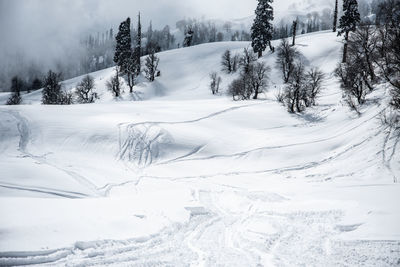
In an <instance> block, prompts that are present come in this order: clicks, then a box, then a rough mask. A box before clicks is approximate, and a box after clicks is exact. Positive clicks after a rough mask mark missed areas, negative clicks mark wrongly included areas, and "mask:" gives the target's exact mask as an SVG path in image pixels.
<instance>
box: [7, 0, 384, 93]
mask: <svg viewBox="0 0 400 267" xmlns="http://www.w3.org/2000/svg"><path fill="white" fill-rule="evenodd" d="M381 1H382V0H373V1H372V3H368V2H365V1H359V2H360V3H359V12H360V14H361V18H362V19H363V22H364V23H365V22H366V23H367V22H368V21H371V22H372V21H373V20H374V14H376V10H377V7H378V4H379V3H380V2H381ZM293 19H297V21H298V26H297V30H296V33H297V34H305V33H310V32H316V31H321V30H329V29H332V20H333V10H332V9H330V8H326V9H324V10H322V11H321V12H310V13H308V14H306V15H302V16H296V17H295V18H293V17H290V18H287V19H286V18H285V19H282V20H281V21H280V22H279V23H277V24H276V25H274V34H273V39H275V40H276V39H281V38H286V37H289V36H291V35H292V34H293V32H292V21H293ZM252 22H253V21H252V18H249V21H246V22H242V23H240V22H231V21H213V20H204V19H201V20H200V19H194V18H188V19H182V20H180V21H178V22H176V24H175V28H173V29H172V28H170V27H169V26H168V25H166V26H165V27H163V28H162V29H153V26H152V23H151V22H150V25H149V27H148V28H147V29H142V44H143V50H142V56H144V55H147V54H149V51H156V52H160V51H166V50H170V49H176V48H181V47H183V46H184V45H183V42H184V38H185V35H186V34H187V33H188V31H191V33H192V35H193V39H192V45H198V44H203V43H211V42H222V41H250V40H251V36H250V25H251V23H252ZM134 23H135V21H132V25H133V24H134ZM131 29H132V42H133V43H135V42H136V40H134V39H135V38H136V36H137V34H136V32H135V31H136V29H135V27H131ZM115 32H116V29H113V28H111V29H107V30H104V31H103V32H94V33H90V34H87V35H85V36H82V37H81V38H80V40H79V50H78V51H67V53H66V54H65V55H60V57H59V59H58V60H57V61H56V62H54V64H53V66H52V69H53V70H55V71H56V72H58V73H62V76H63V77H62V78H63V79H69V78H72V77H76V76H79V75H83V74H86V73H90V72H94V71H98V70H102V69H105V68H108V67H112V66H114V64H115V63H114V61H113V57H114V50H115ZM48 68H49V67H48V66H43V65H41V63H40V62H30V61H27V60H26V59H25V58H24V56H23V55H22V54H18V55H17V56H16V57H15V60H13V61H12V62H8V64H7V65H6V66H0V69H1V71H0V91H9V89H10V84H11V78H12V77H13V76H15V75H18V76H19V77H20V78H21V80H22V82H23V86H22V89H23V91H32V90H36V89H38V87H39V88H40V84H41V83H40V81H41V80H42V79H43V76H44V74H45V73H46V72H47V71H48Z"/></svg>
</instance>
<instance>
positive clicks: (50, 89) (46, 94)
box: [42, 70, 63, 105]
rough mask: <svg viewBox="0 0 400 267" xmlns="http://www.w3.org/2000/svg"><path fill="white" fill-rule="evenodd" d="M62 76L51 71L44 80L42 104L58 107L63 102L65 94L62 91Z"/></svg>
mask: <svg viewBox="0 0 400 267" xmlns="http://www.w3.org/2000/svg"><path fill="white" fill-rule="evenodd" d="M60 81H61V74H59V73H55V72H53V71H51V70H49V72H48V73H47V76H46V77H45V79H44V85H43V86H44V87H43V91H42V103H43V104H45V105H57V104H61V103H62V101H63V92H62V91H61V84H60Z"/></svg>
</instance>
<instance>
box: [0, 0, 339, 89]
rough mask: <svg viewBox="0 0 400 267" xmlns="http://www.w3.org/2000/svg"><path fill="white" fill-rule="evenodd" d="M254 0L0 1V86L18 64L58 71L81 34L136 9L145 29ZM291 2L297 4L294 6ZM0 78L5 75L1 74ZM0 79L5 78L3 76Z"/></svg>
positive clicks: (72, 58)
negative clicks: (150, 23) (149, 26)
mask: <svg viewBox="0 0 400 267" xmlns="http://www.w3.org/2000/svg"><path fill="white" fill-rule="evenodd" d="M330 2H332V1H329V0H291V1H285V2H276V3H274V4H273V5H274V8H275V18H276V20H277V21H278V20H280V19H281V17H282V15H281V14H283V13H285V10H286V11H287V10H288V9H291V7H292V9H293V7H295V8H296V10H299V6H303V7H307V8H308V7H310V6H313V5H314V6H315V3H318V4H320V3H329V4H330ZM256 5H257V0H246V1H243V0H218V1H215V0H191V1H187V0H157V1H142V0H113V1H109V0H0V36H1V41H0V59H1V60H0V91H4V90H7V88H6V87H7V86H8V85H5V84H7V82H6V81H8V80H9V79H10V78H11V77H10V76H12V75H15V72H17V71H16V70H18V68H19V67H20V66H30V68H31V69H32V70H40V71H42V72H45V71H47V70H48V69H49V68H53V69H56V70H57V67H58V66H60V65H68V64H73V62H76V61H77V60H79V57H80V54H81V52H82V51H81V50H82V47H80V40H81V38H82V37H83V36H85V35H87V34H89V33H91V34H93V33H96V32H105V31H106V30H108V29H110V28H113V29H114V31H116V29H117V27H118V25H119V23H120V22H121V21H122V20H124V19H125V18H126V17H128V16H129V17H131V18H132V20H133V23H135V21H136V15H137V14H138V12H139V11H140V12H141V14H142V23H143V28H144V29H146V27H147V25H149V22H150V21H152V23H153V27H154V28H156V29H160V28H162V27H164V26H165V25H170V26H171V27H172V28H174V27H175V23H176V21H178V20H180V19H183V18H206V19H219V20H231V19H239V18H244V17H249V16H252V15H253V14H254V9H255V7H256ZM293 5H295V6H293ZM2 77H3V78H2ZM2 80H3V81H2Z"/></svg>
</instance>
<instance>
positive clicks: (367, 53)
mask: <svg viewBox="0 0 400 267" xmlns="http://www.w3.org/2000/svg"><path fill="white" fill-rule="evenodd" d="M377 41H378V40H377V34H376V30H375V27H372V26H371V25H364V26H359V27H358V28H357V30H356V31H355V32H354V34H352V35H350V37H349V42H348V50H349V54H351V57H353V58H354V57H357V58H358V60H359V62H360V63H361V65H360V66H359V67H360V68H362V69H363V71H365V72H366V74H367V75H368V78H369V81H370V82H371V83H373V82H375V80H376V74H375V66H374V61H376V59H377V57H378V53H377V44H378V42H377ZM370 89H372V87H370Z"/></svg>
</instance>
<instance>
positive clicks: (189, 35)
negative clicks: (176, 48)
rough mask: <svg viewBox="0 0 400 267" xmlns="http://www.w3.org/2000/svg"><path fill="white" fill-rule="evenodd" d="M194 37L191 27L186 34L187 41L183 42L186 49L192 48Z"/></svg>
mask: <svg viewBox="0 0 400 267" xmlns="http://www.w3.org/2000/svg"><path fill="white" fill-rule="evenodd" d="M193 35H194V31H193V30H192V28H191V27H189V28H188V29H187V31H186V33H185V39H184V40H183V46H184V47H189V46H192V42H193Z"/></svg>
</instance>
